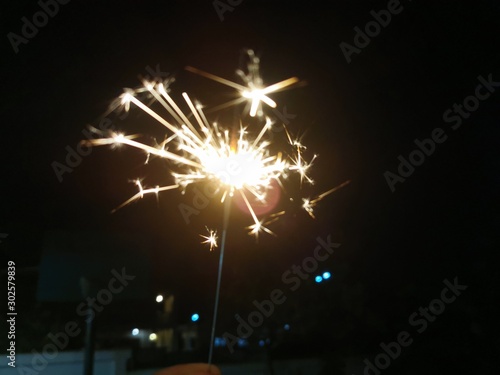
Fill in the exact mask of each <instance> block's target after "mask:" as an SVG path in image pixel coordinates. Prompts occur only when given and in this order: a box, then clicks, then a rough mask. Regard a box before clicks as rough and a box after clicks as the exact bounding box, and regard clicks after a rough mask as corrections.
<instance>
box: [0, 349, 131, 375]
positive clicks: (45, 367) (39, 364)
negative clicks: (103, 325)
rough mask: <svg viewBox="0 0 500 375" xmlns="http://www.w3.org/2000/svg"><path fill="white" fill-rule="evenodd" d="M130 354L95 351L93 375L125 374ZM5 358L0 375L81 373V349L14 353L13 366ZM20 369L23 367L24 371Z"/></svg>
mask: <svg viewBox="0 0 500 375" xmlns="http://www.w3.org/2000/svg"><path fill="white" fill-rule="evenodd" d="M130 355H131V352H130V350H115V351H96V352H95V355H94V375H126V373H127V371H126V369H127V360H128V359H129V358H130ZM53 356H55V357H53ZM52 357H53V358H52ZM5 359H6V358H4V360H2V361H0V374H2V375H9V374H12V375H14V374H15V375H18V374H29V375H38V374H40V375H81V374H83V351H81V352H60V353H57V354H53V353H44V354H39V353H35V354H18V355H16V367H15V368H12V367H11V366H8V365H7V362H6V361H5ZM21 369H24V371H22V370H21Z"/></svg>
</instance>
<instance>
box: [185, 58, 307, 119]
mask: <svg viewBox="0 0 500 375" xmlns="http://www.w3.org/2000/svg"><path fill="white" fill-rule="evenodd" d="M246 53H247V55H248V58H249V62H248V65H247V70H248V72H247V73H245V72H244V71H243V70H237V71H236V74H237V75H239V76H240V77H241V79H242V80H243V81H244V82H245V84H246V86H243V85H240V84H238V83H236V82H232V81H230V80H228V79H225V78H222V77H219V76H216V75H214V74H211V73H207V72H204V71H203V70H200V69H197V68H193V67H191V66H187V67H186V70H188V71H190V72H192V73H196V74H199V75H201V76H203V77H206V78H209V79H211V80H214V81H216V82H219V83H222V84H223V85H226V86H229V87H232V88H234V89H236V90H237V91H238V92H239V94H240V97H239V98H237V99H235V100H232V101H230V102H228V103H225V104H222V105H220V106H218V107H216V108H214V110H215V109H222V108H226V107H229V106H232V105H237V104H240V103H243V102H244V101H247V103H248V105H247V108H246V110H248V112H249V114H250V117H255V116H256V115H257V114H258V115H259V116H261V115H262V113H263V111H262V103H265V104H267V105H268V106H269V107H271V108H276V102H275V101H274V100H272V99H271V98H270V97H269V96H268V95H269V94H272V93H274V92H278V91H281V90H283V89H285V88H286V87H288V86H291V85H293V84H295V83H297V82H299V79H298V78H297V77H291V78H288V79H285V80H283V81H280V82H277V83H274V84H272V85H270V86H264V83H263V80H262V78H261V76H260V72H259V65H260V59H259V58H258V57H257V56H255V53H254V52H253V51H252V50H247V51H246ZM248 108H249V109H248Z"/></svg>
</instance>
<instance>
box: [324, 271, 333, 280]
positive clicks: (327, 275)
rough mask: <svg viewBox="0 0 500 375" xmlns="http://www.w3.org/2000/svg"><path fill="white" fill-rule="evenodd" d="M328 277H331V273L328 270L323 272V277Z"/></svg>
mask: <svg viewBox="0 0 500 375" xmlns="http://www.w3.org/2000/svg"><path fill="white" fill-rule="evenodd" d="M330 277H332V274H331V273H330V272H328V271H327V272H323V279H325V280H328V279H329V278H330Z"/></svg>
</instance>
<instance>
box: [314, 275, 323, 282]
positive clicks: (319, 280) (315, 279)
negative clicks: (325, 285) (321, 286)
mask: <svg viewBox="0 0 500 375" xmlns="http://www.w3.org/2000/svg"><path fill="white" fill-rule="evenodd" d="M314 281H316V282H317V283H320V282H322V281H323V278H322V277H321V276H316V277H315V278H314Z"/></svg>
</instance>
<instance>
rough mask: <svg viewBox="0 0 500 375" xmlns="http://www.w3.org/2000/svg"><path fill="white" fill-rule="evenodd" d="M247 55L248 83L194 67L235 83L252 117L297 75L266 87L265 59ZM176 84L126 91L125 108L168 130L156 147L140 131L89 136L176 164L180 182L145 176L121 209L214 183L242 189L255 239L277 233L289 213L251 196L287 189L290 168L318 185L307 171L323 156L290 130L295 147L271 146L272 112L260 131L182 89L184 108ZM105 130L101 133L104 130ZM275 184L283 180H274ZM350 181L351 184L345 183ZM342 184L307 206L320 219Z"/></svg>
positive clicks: (224, 192)
mask: <svg viewBox="0 0 500 375" xmlns="http://www.w3.org/2000/svg"><path fill="white" fill-rule="evenodd" d="M247 54H248V56H249V58H250V63H249V64H248V66H247V67H248V73H243V72H242V71H237V73H238V75H239V76H240V77H241V78H242V79H243V81H244V82H245V83H246V85H247V86H242V85H239V84H236V83H233V82H230V81H228V80H225V79H223V78H219V77H216V76H213V75H211V74H209V73H205V72H201V71H199V70H197V69H194V68H188V69H189V70H191V71H194V72H197V73H199V74H202V75H204V76H206V77H209V78H212V79H215V80H217V81H218V82H222V83H224V84H226V85H229V86H232V87H234V88H236V89H237V90H238V91H240V93H241V96H242V97H241V98H239V99H238V102H242V101H245V100H249V103H248V104H249V105H250V112H249V113H250V116H255V115H256V114H260V112H261V111H262V110H261V103H262V102H263V103H265V104H267V105H269V106H271V107H275V106H276V103H275V102H274V101H272V100H271V99H270V98H269V97H268V96H267V95H268V94H270V93H273V92H276V91H278V90H281V89H283V88H285V87H287V86H289V85H291V84H292V83H295V82H297V81H298V79H297V78H289V79H287V80H284V81H281V82H279V83H276V84H274V85H271V86H267V87H264V85H263V83H262V79H261V78H260V75H259V69H258V68H259V60H258V58H257V57H256V56H255V55H254V54H253V52H251V51H247ZM170 82H171V80H168V81H164V82H161V81H160V82H158V81H143V82H142V83H143V85H142V87H141V88H139V89H137V90H131V89H125V91H124V93H123V94H122V95H121V96H120V104H121V106H122V107H123V109H125V110H126V111H128V110H129V109H130V108H131V107H132V106H136V107H138V108H140V109H141V110H142V111H144V112H145V113H146V114H148V115H149V116H151V117H152V118H154V119H155V120H156V121H158V122H159V123H160V124H161V125H163V126H164V127H165V128H166V131H167V135H166V137H165V140H164V141H163V142H161V143H160V144H155V145H149V144H146V143H142V142H139V141H138V140H136V139H137V138H140V136H139V135H124V134H121V133H118V132H114V131H110V132H109V133H107V134H106V135H107V137H105V138H101V139H94V140H90V141H86V143H89V144H92V145H112V146H119V145H127V146H130V147H134V148H138V149H140V150H142V151H144V152H145V154H146V156H147V159H146V162H147V161H148V160H149V157H150V155H153V156H157V157H160V158H163V159H167V160H169V161H170V162H171V164H172V173H171V174H172V176H173V178H174V183H173V184H171V185H168V186H156V187H154V188H144V187H143V185H142V182H141V180H139V179H137V180H136V181H135V184H136V185H137V187H138V189H139V192H138V193H137V194H135V195H134V196H132V197H131V198H129V199H128V200H126V201H125V202H123V203H122V204H121V205H120V206H118V207H117V208H116V209H115V210H117V209H119V208H122V207H123V206H125V205H127V204H129V203H131V202H133V201H135V200H137V199H140V198H143V197H144V196H145V195H148V194H155V195H158V194H159V193H160V192H162V191H166V190H171V189H181V190H182V191H183V192H184V191H185V190H186V188H187V187H188V186H190V185H192V184H195V183H202V182H209V183H213V184H215V187H216V193H219V194H220V197H221V202H224V201H225V200H226V199H228V197H232V196H233V195H234V194H238V195H239V196H240V197H241V198H242V201H243V202H244V204H245V206H246V207H247V208H248V211H249V213H250V215H251V217H252V219H253V224H252V225H250V226H248V227H247V229H248V230H249V234H251V235H254V236H256V237H257V236H258V235H259V233H260V232H266V233H269V234H273V232H272V231H271V230H270V229H269V228H268V227H267V226H268V225H269V224H271V223H273V222H274V221H276V220H277V219H278V218H279V216H280V215H282V213H283V212H280V213H278V214H273V215H271V216H270V217H268V218H264V219H259V218H258V217H257V214H256V213H255V211H254V209H253V208H252V204H251V201H256V202H260V203H266V197H267V195H268V192H269V191H270V190H272V189H277V188H279V186H283V180H284V179H286V178H287V177H288V176H289V174H290V173H297V174H298V175H299V176H300V182H301V184H302V183H303V181H306V182H308V183H310V184H312V183H313V180H312V179H311V178H310V177H309V176H308V170H309V168H310V167H311V165H312V163H313V161H314V159H315V158H316V155H314V156H313V157H312V159H311V160H310V161H306V160H305V159H304V156H303V152H304V150H305V147H304V146H303V145H302V144H301V143H300V142H299V140H294V139H292V137H291V136H290V134H289V133H288V131H286V132H285V133H286V136H287V138H288V139H287V140H288V143H289V146H290V150H286V151H285V150H283V151H277V152H274V151H273V150H272V148H271V147H270V146H271V141H270V139H271V138H270V137H269V132H270V131H271V127H272V124H273V123H272V121H271V119H270V118H269V117H266V118H265V122H264V124H263V125H262V128H261V129H260V130H259V131H258V132H250V131H249V130H247V129H246V128H245V127H244V126H243V125H240V128H239V131H236V132H230V131H229V130H228V129H226V128H223V127H221V126H219V124H218V123H216V122H212V123H210V122H209V121H208V120H207V117H206V116H205V113H204V111H203V109H202V106H201V105H200V104H198V103H193V101H192V100H191V99H190V97H189V96H188V95H187V94H186V93H183V94H182V97H183V99H184V101H185V103H186V106H187V108H189V112H188V113H185V112H184V111H183V110H182V109H181V108H180V107H179V106H178V105H177V103H176V102H175V101H174V100H173V99H172V97H171V96H170V94H169V89H168V86H167V85H168V84H169V83H170ZM143 98H146V99H148V100H150V99H154V100H155V101H156V102H158V103H159V104H160V105H161V107H163V110H164V111H166V113H167V114H168V120H167V118H166V117H165V116H164V115H160V114H159V113H158V112H157V110H154V109H153V108H152V106H150V105H149V104H151V103H149V104H145V103H144V101H145V99H143ZM233 104H236V103H235V102H231V103H229V104H226V105H225V106H226V107H227V106H228V105H233ZM96 131H97V130H96ZM97 132H100V131H97ZM100 133H101V134H102V132H100ZM275 181H276V182H277V184H276V183H274V182H275ZM344 185H345V183H344V184H342V185H341V186H339V187H342V186H344ZM336 189H337V188H335V189H332V190H329V191H327V192H325V193H323V194H320V195H319V196H317V197H316V198H314V199H312V200H309V199H304V200H303V205H302V207H303V208H304V210H305V211H306V212H307V213H308V214H309V215H310V216H311V217H314V214H313V208H314V206H315V205H316V204H317V203H318V202H319V201H320V200H321V199H323V198H324V197H325V196H326V195H328V194H330V193H332V192H333V191H334V190H336ZM207 230H208V233H209V235H208V236H203V235H202V238H203V239H205V241H203V243H206V244H208V245H209V246H210V250H212V249H213V248H214V247H217V236H216V232H215V231H212V230H209V229H208V228H207Z"/></svg>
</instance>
